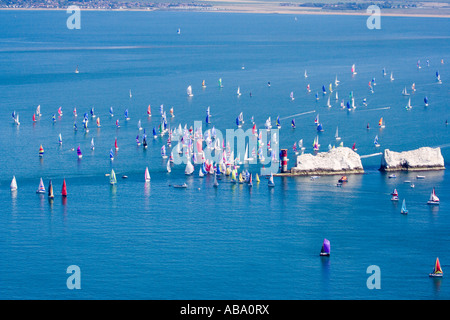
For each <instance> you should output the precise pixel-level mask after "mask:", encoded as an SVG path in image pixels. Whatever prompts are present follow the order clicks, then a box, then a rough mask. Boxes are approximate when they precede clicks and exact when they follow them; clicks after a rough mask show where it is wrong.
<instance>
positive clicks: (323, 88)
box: [322, 86, 327, 94]
mask: <svg viewBox="0 0 450 320" xmlns="http://www.w3.org/2000/svg"><path fill="white" fill-rule="evenodd" d="M322 91H323V93H324V94H325V93H327V90H325V86H322Z"/></svg>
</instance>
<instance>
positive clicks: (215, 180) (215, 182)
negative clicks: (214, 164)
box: [213, 173, 219, 188]
mask: <svg viewBox="0 0 450 320" xmlns="http://www.w3.org/2000/svg"><path fill="white" fill-rule="evenodd" d="M213 186H214V187H215V188H217V187H218V186H219V183H218V182H217V176H216V173H214V184H213Z"/></svg>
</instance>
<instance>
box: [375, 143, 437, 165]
mask: <svg viewBox="0 0 450 320" xmlns="http://www.w3.org/2000/svg"><path fill="white" fill-rule="evenodd" d="M442 169H445V167H444V157H442V154H441V148H430V147H423V148H419V149H416V150H411V151H404V152H394V151H390V150H389V149H385V150H384V153H383V157H382V158H381V167H380V170H381V171H402V170H403V171H422V170H442Z"/></svg>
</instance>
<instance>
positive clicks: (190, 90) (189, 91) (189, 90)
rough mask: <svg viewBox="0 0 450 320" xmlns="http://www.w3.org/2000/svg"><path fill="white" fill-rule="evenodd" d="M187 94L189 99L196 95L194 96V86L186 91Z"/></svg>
mask: <svg viewBox="0 0 450 320" xmlns="http://www.w3.org/2000/svg"><path fill="white" fill-rule="evenodd" d="M186 93H187V95H188V97H193V96H194V95H193V94H192V86H188V87H187V89H186Z"/></svg>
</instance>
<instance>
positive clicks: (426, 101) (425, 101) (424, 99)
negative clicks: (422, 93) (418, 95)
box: [423, 97, 428, 107]
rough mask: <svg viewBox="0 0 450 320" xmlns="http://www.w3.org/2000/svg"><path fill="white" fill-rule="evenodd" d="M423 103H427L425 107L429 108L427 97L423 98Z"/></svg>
mask: <svg viewBox="0 0 450 320" xmlns="http://www.w3.org/2000/svg"><path fill="white" fill-rule="evenodd" d="M423 102H424V103H425V107H428V98H427V97H425V98H423Z"/></svg>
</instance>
